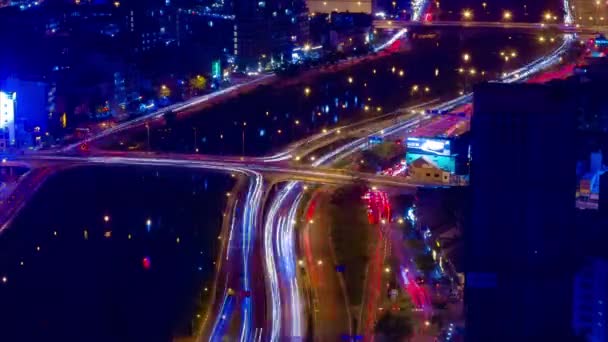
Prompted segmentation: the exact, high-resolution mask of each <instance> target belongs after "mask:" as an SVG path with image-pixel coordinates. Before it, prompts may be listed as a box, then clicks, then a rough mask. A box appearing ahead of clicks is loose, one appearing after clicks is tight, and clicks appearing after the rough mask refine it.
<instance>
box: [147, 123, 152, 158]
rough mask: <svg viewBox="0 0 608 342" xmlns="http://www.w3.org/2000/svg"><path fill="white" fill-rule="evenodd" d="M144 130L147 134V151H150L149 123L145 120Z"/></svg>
mask: <svg viewBox="0 0 608 342" xmlns="http://www.w3.org/2000/svg"><path fill="white" fill-rule="evenodd" d="M146 132H147V134H148V152H150V150H151V147H150V124H148V123H147V122H146Z"/></svg>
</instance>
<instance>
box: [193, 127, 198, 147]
mask: <svg viewBox="0 0 608 342" xmlns="http://www.w3.org/2000/svg"><path fill="white" fill-rule="evenodd" d="M192 130H194V151H195V152H198V146H197V145H198V142H197V141H196V127H192Z"/></svg>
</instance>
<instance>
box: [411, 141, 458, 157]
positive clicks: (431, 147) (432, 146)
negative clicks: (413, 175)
mask: <svg viewBox="0 0 608 342" xmlns="http://www.w3.org/2000/svg"><path fill="white" fill-rule="evenodd" d="M407 151H408V153H409V152H412V153H421V154H431V155H437V156H449V155H450V154H451V151H450V141H449V140H446V139H430V138H415V137H409V138H407Z"/></svg>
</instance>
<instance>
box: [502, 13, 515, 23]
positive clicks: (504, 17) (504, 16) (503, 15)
mask: <svg viewBox="0 0 608 342" xmlns="http://www.w3.org/2000/svg"><path fill="white" fill-rule="evenodd" d="M512 17H513V13H511V11H504V12H503V13H502V18H503V19H504V20H507V21H508V20H511V18H512Z"/></svg>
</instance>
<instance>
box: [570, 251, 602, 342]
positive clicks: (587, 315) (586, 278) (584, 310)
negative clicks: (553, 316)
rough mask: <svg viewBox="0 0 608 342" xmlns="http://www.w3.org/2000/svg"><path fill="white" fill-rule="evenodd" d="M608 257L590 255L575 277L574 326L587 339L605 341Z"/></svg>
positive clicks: (577, 332)
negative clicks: (607, 258)
mask: <svg viewBox="0 0 608 342" xmlns="http://www.w3.org/2000/svg"><path fill="white" fill-rule="evenodd" d="M607 308H608V261H607V260H606V259H601V258H590V259H589V260H587V261H586V262H585V265H584V267H583V268H582V269H581V270H580V271H579V272H578V273H577V274H576V277H575V278H574V310H573V322H572V324H573V326H574V331H575V332H576V334H577V335H580V336H584V337H585V338H586V339H587V340H588V341H593V342H595V341H598V342H599V341H608V315H607V312H606V310H607Z"/></svg>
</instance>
